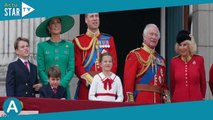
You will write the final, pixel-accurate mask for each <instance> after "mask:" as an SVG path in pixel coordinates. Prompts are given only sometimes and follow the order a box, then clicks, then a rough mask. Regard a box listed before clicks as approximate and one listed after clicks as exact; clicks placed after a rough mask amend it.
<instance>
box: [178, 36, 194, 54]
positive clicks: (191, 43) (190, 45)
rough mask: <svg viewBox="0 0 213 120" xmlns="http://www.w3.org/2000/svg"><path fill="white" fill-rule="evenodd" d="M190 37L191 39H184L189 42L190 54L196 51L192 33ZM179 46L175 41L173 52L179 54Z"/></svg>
mask: <svg viewBox="0 0 213 120" xmlns="http://www.w3.org/2000/svg"><path fill="white" fill-rule="evenodd" d="M190 37H191V40H185V41H186V42H187V43H188V44H189V51H190V54H191V55H194V54H195V53H196V52H197V44H196V42H195V40H194V37H193V36H192V35H190ZM179 47H180V45H179V44H178V43H176V44H175V52H176V53H177V54H180V51H179Z"/></svg>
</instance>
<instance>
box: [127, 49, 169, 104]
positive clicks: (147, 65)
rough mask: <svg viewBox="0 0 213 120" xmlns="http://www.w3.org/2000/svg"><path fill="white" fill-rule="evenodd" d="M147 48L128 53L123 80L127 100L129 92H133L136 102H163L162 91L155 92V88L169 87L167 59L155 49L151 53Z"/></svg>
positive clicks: (163, 88)
mask: <svg viewBox="0 0 213 120" xmlns="http://www.w3.org/2000/svg"><path fill="white" fill-rule="evenodd" d="M146 48H148V47H147V46H146V47H143V48H138V49H136V50H133V51H131V52H130V53H129V54H128V55H127V58H126V62H125V68H124V81H123V82H124V92H125V93H126V94H125V100H127V97H128V95H127V94H128V93H133V94H134V101H135V102H140V103H144V104H153V103H161V102H162V99H161V93H159V92H155V91H154V88H160V90H165V89H167V87H166V84H165V83H166V79H165V72H166V71H165V70H166V68H165V60H164V59H163V58H162V57H161V56H160V55H159V54H157V53H156V52H155V51H154V52H153V53H151V51H149V50H147V49H146ZM148 49H150V48H148ZM138 85H139V86H140V87H139V88H137V86H138ZM141 85H143V86H141ZM147 87H148V88H147ZM130 101H131V100H130Z"/></svg>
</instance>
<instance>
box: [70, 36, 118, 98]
mask: <svg viewBox="0 0 213 120" xmlns="http://www.w3.org/2000/svg"><path fill="white" fill-rule="evenodd" d="M101 35H105V36H108V37H110V38H109V42H108V43H106V44H109V45H110V47H109V48H106V47H105V48H103V51H107V52H109V53H111V54H112V56H113V67H112V72H113V73H116V71H117V54H116V49H115V44H114V38H113V37H112V36H110V35H107V34H99V35H98V36H97V38H98V39H99V38H100V36H101ZM77 39H78V42H79V43H80V45H81V47H82V48H86V47H88V46H89V45H90V43H91V42H92V37H91V36H90V35H89V34H83V35H80V36H78V37H77ZM77 39H74V40H73V42H74V50H75V74H76V75H77V77H78V78H79V79H80V85H79V91H78V99H80V100H88V92H89V88H88V87H87V86H86V81H85V80H84V79H81V76H82V75H83V74H85V73H87V72H90V71H95V72H101V68H100V67H99V68H97V67H96V68H95V65H92V67H91V69H90V70H89V71H86V70H85V68H84V67H83V62H84V61H85V59H86V58H87V57H88V55H89V54H90V53H91V50H92V46H91V47H89V48H88V50H82V48H80V47H79V45H77V43H76V40H77ZM100 45H101V44H100ZM99 47H100V46H99ZM102 47H103V46H102Z"/></svg>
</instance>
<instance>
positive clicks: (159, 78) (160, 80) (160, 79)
mask: <svg viewBox="0 0 213 120" xmlns="http://www.w3.org/2000/svg"><path fill="white" fill-rule="evenodd" d="M158 80H159V82H160V84H161V83H162V78H161V76H159V77H158Z"/></svg>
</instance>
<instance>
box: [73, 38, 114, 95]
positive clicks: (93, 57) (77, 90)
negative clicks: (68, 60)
mask: <svg viewBox="0 0 213 120" xmlns="http://www.w3.org/2000/svg"><path fill="white" fill-rule="evenodd" d="M109 39H110V36H107V35H103V34H102V35H101V36H100V37H99V39H98V42H99V41H101V40H107V41H109ZM102 50H103V48H100V46H99V52H100V53H101V52H102ZM90 56H91V53H90V54H89V55H88V56H87V58H86V60H85V61H84V64H86V63H87V61H88V60H89V58H90ZM96 59H97V50H96V49H94V53H93V56H92V59H91V61H90V63H89V64H88V65H87V66H86V68H85V70H86V71H87V72H88V71H89V70H90V69H91V68H92V66H93V65H94V63H95V61H96ZM80 82H81V81H80V80H78V84H77V88H76V92H75V96H74V99H78V92H79V85H80Z"/></svg>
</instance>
